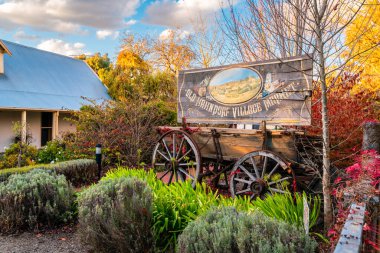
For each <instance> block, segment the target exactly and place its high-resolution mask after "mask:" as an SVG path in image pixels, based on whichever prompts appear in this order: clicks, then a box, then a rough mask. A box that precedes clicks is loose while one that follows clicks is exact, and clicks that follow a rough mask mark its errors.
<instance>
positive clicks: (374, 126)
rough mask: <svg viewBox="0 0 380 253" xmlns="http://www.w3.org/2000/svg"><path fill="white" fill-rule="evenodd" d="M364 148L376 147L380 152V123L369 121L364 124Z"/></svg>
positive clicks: (379, 152)
mask: <svg viewBox="0 0 380 253" xmlns="http://www.w3.org/2000/svg"><path fill="white" fill-rule="evenodd" d="M362 149H363V150H371V149H374V150H376V151H377V153H378V154H380V123H378V122H368V123H365V124H364V126H363V147H362Z"/></svg>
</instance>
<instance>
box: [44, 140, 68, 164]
mask: <svg viewBox="0 0 380 253" xmlns="http://www.w3.org/2000/svg"><path fill="white" fill-rule="evenodd" d="M69 157H70V155H69V154H68V152H67V151H65V144H64V143H63V142H61V141H59V140H53V141H49V142H48V143H47V144H46V146H45V147H43V148H42V149H40V150H39V151H38V159H37V161H38V163H55V162H62V161H66V160H68V159H69Z"/></svg>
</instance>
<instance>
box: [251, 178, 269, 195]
mask: <svg viewBox="0 0 380 253" xmlns="http://www.w3.org/2000/svg"><path fill="white" fill-rule="evenodd" d="M250 188H251V191H252V193H253V194H254V195H261V193H263V191H264V190H265V188H266V184H265V182H264V181H263V180H261V179H256V180H255V181H252V183H251V185H250Z"/></svg>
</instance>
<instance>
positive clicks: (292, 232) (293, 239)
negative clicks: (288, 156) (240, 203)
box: [178, 207, 317, 253]
mask: <svg viewBox="0 0 380 253" xmlns="http://www.w3.org/2000/svg"><path fill="white" fill-rule="evenodd" d="M316 246H317V243H316V242H315V241H314V240H313V239H312V238H310V237H309V236H308V235H306V234H305V233H304V232H303V231H302V230H300V229H299V228H297V227H296V226H294V225H291V224H288V223H286V222H283V221H278V220H274V219H272V218H270V217H268V216H266V215H264V214H263V213H262V212H260V211H256V212H253V213H247V212H242V211H240V212H239V211H237V210H236V209H235V208H233V207H227V208H221V209H211V210H209V212H207V213H206V214H204V215H202V216H200V217H199V218H198V219H196V220H195V221H193V222H191V223H190V224H189V225H188V226H187V227H186V228H185V230H184V231H183V233H182V234H181V235H180V236H179V240H178V252H180V253H201V252H223V253H246V252H247V253H248V252H252V253H253V252H255V253H272V252H276V253H293V252H294V253H298V252H300V253H301V252H302V253H307V252H315V249H316Z"/></svg>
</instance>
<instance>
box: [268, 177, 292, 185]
mask: <svg viewBox="0 0 380 253" xmlns="http://www.w3.org/2000/svg"><path fill="white" fill-rule="evenodd" d="M288 179H291V177H284V178H281V179H279V180H277V181H274V182H269V183H268V185H272V184H277V183H280V182H282V181H285V180H288Z"/></svg>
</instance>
